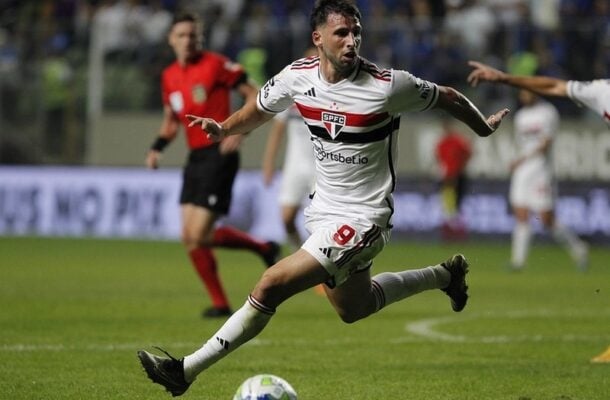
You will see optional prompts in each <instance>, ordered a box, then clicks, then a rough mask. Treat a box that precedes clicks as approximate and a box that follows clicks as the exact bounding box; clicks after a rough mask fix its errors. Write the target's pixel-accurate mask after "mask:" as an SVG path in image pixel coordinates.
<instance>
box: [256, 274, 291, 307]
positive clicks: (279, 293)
mask: <svg viewBox="0 0 610 400" xmlns="http://www.w3.org/2000/svg"><path fill="white" fill-rule="evenodd" d="M283 282H284V280H283V278H282V277H281V276H280V275H278V274H277V273H273V271H270V270H269V269H268V270H266V271H265V272H264V273H263V275H262V276H261V278H260V279H259V281H258V283H257V284H256V286H255V287H254V290H253V291H252V296H254V298H256V299H257V300H259V301H260V302H261V303H263V304H264V305H266V306H268V307H271V308H275V307H277V306H278V305H279V304H280V303H281V302H282V301H283V300H284V298H285V297H286V296H285V291H286V290H285V288H284V283H283Z"/></svg>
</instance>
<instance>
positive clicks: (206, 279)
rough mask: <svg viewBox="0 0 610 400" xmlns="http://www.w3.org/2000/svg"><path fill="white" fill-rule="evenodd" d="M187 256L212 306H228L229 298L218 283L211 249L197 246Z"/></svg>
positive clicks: (216, 269) (216, 268) (218, 279)
mask: <svg viewBox="0 0 610 400" xmlns="http://www.w3.org/2000/svg"><path fill="white" fill-rule="evenodd" d="M189 257H190V258H191V262H192V263H193V266H194V267H195V270H196V271H197V274H198V275H199V278H200V279H201V281H202V282H203V284H204V285H205V287H206V289H207V291H208V294H209V295H210V299H211V300H212V304H213V305H214V307H216V308H226V307H229V300H228V299H227V295H226V294H225V292H224V289H223V287H222V284H221V283H220V277H219V275H218V266H217V264H216V257H214V253H212V250H211V249H209V248H207V247H198V248H196V249H194V250H191V251H190V252H189Z"/></svg>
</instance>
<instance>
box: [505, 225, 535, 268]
mask: <svg viewBox="0 0 610 400" xmlns="http://www.w3.org/2000/svg"><path fill="white" fill-rule="evenodd" d="M512 236H513V238H512V253H511V260H510V261H511V264H512V265H513V267H516V268H523V266H524V265H525V260H526V258H527V253H528V252H529V248H530V239H531V237H532V230H531V228H530V225H529V224H528V223H526V222H516V223H515V227H514V229H513V235H512Z"/></svg>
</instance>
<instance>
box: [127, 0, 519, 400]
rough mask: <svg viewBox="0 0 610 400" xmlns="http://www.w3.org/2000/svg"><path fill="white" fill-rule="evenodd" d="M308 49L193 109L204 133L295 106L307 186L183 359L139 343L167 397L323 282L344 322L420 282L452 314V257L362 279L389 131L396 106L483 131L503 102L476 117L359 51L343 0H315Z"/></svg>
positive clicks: (382, 231) (378, 210)
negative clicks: (287, 237) (296, 231)
mask: <svg viewBox="0 0 610 400" xmlns="http://www.w3.org/2000/svg"><path fill="white" fill-rule="evenodd" d="M310 26H311V28H312V41H313V44H314V45H315V46H316V47H317V49H318V57H314V58H304V59H299V60H297V61H295V62H293V63H292V64H290V65H288V66H287V67H285V68H284V69H283V70H282V71H281V72H280V73H278V74H277V75H276V76H274V77H273V78H271V79H270V80H269V81H268V82H267V83H266V84H265V85H264V86H263V88H262V89H261V90H260V91H259V93H258V96H257V99H256V101H255V102H247V103H246V104H245V105H244V106H243V107H242V108H241V109H239V110H238V111H236V112H235V113H233V114H232V115H231V116H230V117H229V118H228V119H226V120H224V121H223V122H220V123H219V122H216V121H215V120H213V119H210V118H203V117H195V116H193V120H192V122H191V125H192V126H197V127H199V128H201V129H202V130H203V131H205V132H206V133H207V135H208V137H210V138H212V139H214V140H222V139H223V138H225V137H227V136H231V135H237V134H240V133H243V132H248V131H251V130H252V129H254V128H256V127H258V126H260V125H261V124H263V123H265V122H266V121H268V120H270V119H271V118H272V117H273V116H274V115H275V114H277V113H279V112H281V111H283V110H285V109H287V108H289V107H290V106H291V105H293V104H296V106H297V107H298V109H299V112H300V113H301V115H302V117H303V118H304V119H305V122H306V124H307V126H308V128H309V132H310V136H311V138H312V140H313V145H314V148H315V152H316V191H315V193H314V195H313V198H312V201H311V204H310V205H309V206H308V207H307V208H306V210H305V216H306V227H307V229H308V231H309V232H310V236H309V238H308V239H307V240H306V241H305V243H304V244H303V246H302V247H301V248H300V249H299V250H297V251H296V252H295V253H293V254H292V255H290V256H288V257H286V258H284V259H282V260H280V261H279V262H278V263H277V264H275V265H273V266H272V267H271V268H269V269H267V270H266V271H265V272H264V273H263V275H262V277H261V278H260V280H259V281H258V283H257V284H256V286H255V287H254V289H253V290H252V292H251V294H250V295H249V296H248V299H247V300H246V302H245V303H244V305H243V306H242V308H240V309H239V310H237V311H236V312H235V313H234V314H233V315H232V316H231V317H230V318H229V319H228V320H227V321H226V322H225V324H224V325H223V326H222V327H221V328H220V329H219V330H218V331H217V332H216V333H215V334H214V335H213V336H212V337H211V338H210V339H209V340H208V341H207V342H206V343H205V344H204V345H203V347H201V348H200V349H198V350H197V351H195V352H194V353H192V354H189V355H187V356H186V357H184V358H183V359H176V358H174V357H172V356H169V354H167V355H168V356H169V357H161V356H157V355H154V354H151V353H149V352H146V351H143V350H142V351H139V352H138V357H139V358H140V361H141V363H142V366H143V367H144V369H145V371H146V373H147V375H148V377H149V378H150V379H151V380H152V381H153V382H155V383H158V384H160V385H162V386H164V387H165V389H166V390H168V391H169V392H170V393H172V395H174V396H179V395H181V394H182V393H184V392H185V391H186V390H187V389H188V387H189V386H190V385H191V384H192V383H193V381H194V380H195V378H196V377H197V376H198V375H199V374H200V373H202V372H203V371H204V370H206V369H207V368H209V367H211V366H212V365H213V364H215V363H216V362H218V361H219V360H221V359H222V358H223V357H225V356H227V355H228V354H229V353H231V352H232V351H234V350H235V349H237V348H238V347H239V346H241V345H242V344H244V343H246V342H247V341H249V340H250V339H252V338H254V337H255V336H256V335H258V334H259V333H260V332H261V331H262V330H263V329H264V328H265V326H266V325H267V324H268V322H269V320H270V319H271V318H272V317H273V315H274V314H275V312H276V309H277V307H278V306H279V305H280V304H282V303H283V302H284V301H285V300H287V299H288V298H290V297H292V296H294V295H295V294H297V293H299V292H302V291H304V290H306V289H308V288H311V287H313V286H315V285H317V284H320V283H323V282H324V283H325V284H326V286H325V288H326V294H327V298H328V299H329V301H330V303H331V305H332V306H333V307H334V309H335V310H336V312H337V314H338V315H339V317H340V318H341V320H343V321H344V322H346V323H353V322H355V321H358V320H360V319H362V318H365V317H367V316H369V315H371V314H373V313H376V312H378V311H380V310H381V309H382V308H384V307H387V306H389V305H390V304H392V303H394V302H397V301H400V300H403V299H405V298H407V297H409V296H412V295H415V294H417V293H419V292H422V291H424V290H432V289H441V290H442V291H444V292H445V293H446V294H447V295H448V296H449V298H450V302H451V307H452V309H453V310H454V311H456V312H458V311H461V310H462V309H463V308H464V307H465V306H466V302H467V299H468V293H467V289H468V288H467V285H466V279H465V277H466V273H467V269H468V264H467V262H466V259H465V258H464V256H462V255H461V254H456V255H454V256H452V257H450V258H449V259H448V260H447V261H444V262H442V263H440V264H437V265H433V266H429V267H425V268H421V269H415V270H406V271H402V272H397V273H393V272H382V273H380V274H377V275H375V276H374V277H372V278H371V272H370V271H371V266H372V261H373V259H374V258H375V256H376V255H377V254H378V253H379V252H380V251H381V250H382V249H383V247H384V246H385V244H386V243H387V242H388V240H389V237H390V230H391V227H392V222H391V220H392V212H393V204H392V190H393V188H394V185H395V179H396V176H395V174H394V171H395V168H394V162H395V159H396V152H395V150H396V139H397V137H396V135H397V133H398V129H399V125H400V123H401V121H402V120H405V119H406V120H408V118H409V116H408V115H404V116H401V112H405V111H412V112H416V111H424V110H429V109H432V108H438V109H442V110H445V111H446V112H448V113H449V114H450V115H453V116H454V117H456V118H457V119H459V120H461V121H463V122H464V123H466V124H467V125H468V126H469V127H470V128H471V129H472V130H473V131H474V132H476V134H478V135H479V136H489V135H491V134H492V133H493V132H494V131H495V130H496V129H497V128H498V126H499V124H500V123H501V121H502V119H503V118H504V116H505V115H506V114H507V113H508V110H507V109H503V110H501V111H498V112H497V113H495V114H493V115H491V116H490V117H488V118H485V117H484V116H483V115H481V113H480V112H479V111H478V109H477V108H476V107H475V106H474V105H473V104H472V103H471V102H470V101H469V100H468V99H467V98H466V97H464V96H463V95H462V94H461V93H459V92H457V91H456V90H454V89H452V88H449V87H445V86H438V85H436V84H434V83H431V82H427V81H424V80H422V79H419V78H417V77H415V76H413V75H411V74H409V73H408V72H406V71H400V70H392V69H382V68H379V67H377V66H375V65H374V64H372V63H370V62H369V61H367V60H366V59H364V58H362V57H361V56H360V55H359V50H360V45H361V41H362V35H361V33H362V25H361V15H360V12H359V10H358V9H357V8H356V6H355V5H353V3H351V2H350V1H348V0H318V1H316V3H315V5H314V8H313V10H312V13H311V17H310Z"/></svg>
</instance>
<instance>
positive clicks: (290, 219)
mask: <svg viewBox="0 0 610 400" xmlns="http://www.w3.org/2000/svg"><path fill="white" fill-rule="evenodd" d="M300 209H301V207H300V205H299V204H296V205H295V204H283V205H282V209H281V213H282V222H283V223H284V229H285V230H286V236H287V239H288V245H289V246H290V247H291V248H292V250H293V251H296V250H297V249H298V248H300V247H301V245H302V244H303V239H302V238H301V235H300V234H299V231H298V229H297V225H296V219H297V215H298V213H299V210H300Z"/></svg>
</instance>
